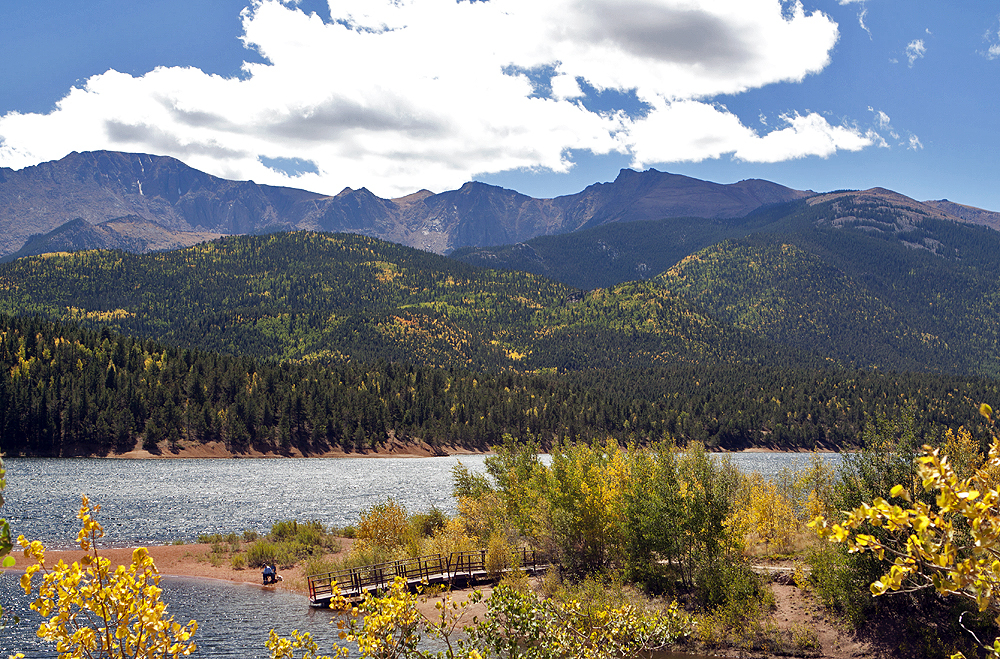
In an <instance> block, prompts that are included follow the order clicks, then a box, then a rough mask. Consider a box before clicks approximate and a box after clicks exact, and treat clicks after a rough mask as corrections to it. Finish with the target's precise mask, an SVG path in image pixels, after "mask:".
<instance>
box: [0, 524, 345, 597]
mask: <svg viewBox="0 0 1000 659" xmlns="http://www.w3.org/2000/svg"><path fill="white" fill-rule="evenodd" d="M342 540H343V541H344V544H345V549H348V550H349V547H348V546H346V545H347V543H348V542H351V541H349V540H347V539H346V538H345V539H342ZM135 549H136V547H108V548H103V549H102V548H100V547H99V548H98V550H97V553H98V554H99V555H100V556H102V557H104V558H107V559H108V560H110V561H111V569H112V571H113V570H114V568H116V567H117V566H119V565H124V566H128V565H130V564H131V563H132V552H133V551H134V550H135ZM146 550H147V551H148V552H149V555H150V556H151V557H152V558H153V563H154V564H155V565H156V571H157V572H158V573H159V574H160V576H162V577H183V578H195V579H213V580H218V581H228V582H230V583H237V584H244V585H248V586H257V587H259V588H280V589H281V590H288V591H291V592H294V593H297V594H300V595H304V596H308V595H309V590H308V588H307V585H306V574H305V572H304V570H303V568H302V566H301V565H296V566H295V567H292V568H289V569H287V570H280V571H279V574H281V577H282V579H283V581H279V582H278V583H277V584H276V585H275V586H264V585H263V584H262V583H261V572H260V569H259V568H249V567H248V568H245V569H243V570H234V569H233V568H232V566H231V565H230V562H229V556H228V554H222V555H221V556H220V557H219V559H218V561H217V562H218V563H219V564H218V565H213V564H212V558H211V556H212V545H210V544H200V543H199V544H184V545H151V546H148V547H146ZM84 553H85V552H83V551H82V550H80V549H79V548H78V549H46V550H45V564H46V565H47V566H50V567H51V566H53V565H56V564H57V563H58V562H59V561H60V560H62V561H64V562H65V563H68V564H72V563H73V562H79V561H80V559H81V558H82V557H83V555H84ZM10 555H11V556H13V557H14V566H13V567H10V568H5V569H3V571H4V572H8V571H9V572H19V573H20V572H24V571H25V569H26V568H27V567H28V566H29V565H32V564H33V561H29V560H28V559H26V558H25V557H24V552H23V551H22V550H21V549H20V547H15V548H14V550H13V551H12V552H11V553H10Z"/></svg>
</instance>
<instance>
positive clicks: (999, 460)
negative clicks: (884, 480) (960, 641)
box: [809, 404, 1000, 657]
mask: <svg viewBox="0 0 1000 659" xmlns="http://www.w3.org/2000/svg"><path fill="white" fill-rule="evenodd" d="M980 413H981V414H982V415H983V416H985V417H986V418H987V420H988V421H989V422H990V423H991V424H992V422H993V418H992V417H993V409H992V408H991V407H990V406H989V405H986V404H983V405H982V406H981V407H980ZM949 446H950V447H951V448H952V449H959V452H960V453H965V457H966V458H969V457H971V456H970V453H971V451H969V442H968V441H967V438H966V436H965V435H964V434H963V431H962V430H961V429H960V430H959V433H958V434H957V435H952V436H950V437H949V438H947V440H946V443H945V447H943V448H932V447H931V446H924V447H923V449H922V452H921V454H920V455H919V456H918V457H917V471H918V476H919V479H920V482H921V484H922V486H923V489H924V490H925V491H926V492H928V493H931V494H933V495H934V496H933V503H927V502H924V501H914V500H913V499H914V497H913V496H911V494H910V492H909V490H908V488H906V487H904V486H903V485H896V486H894V487H893V488H892V489H891V491H890V492H889V496H890V497H891V498H893V499H895V500H896V501H898V502H899V503H890V502H888V501H886V500H885V499H883V498H881V497H876V498H875V499H874V500H873V501H872V502H871V503H863V504H861V505H860V506H859V507H857V508H855V509H854V510H851V511H848V512H846V513H845V514H844V517H843V518H842V519H841V521H840V523H830V521H828V520H827V519H826V518H825V517H817V518H816V519H814V520H812V521H811V522H810V523H809V526H810V527H812V528H813V529H815V531H816V532H817V533H818V534H819V535H820V537H823V538H826V539H827V540H829V541H831V542H835V543H844V544H846V545H847V547H848V548H849V550H850V551H851V552H865V551H869V552H872V553H873V554H875V555H876V556H878V557H879V559H881V560H890V561H891V564H890V565H889V567H888V570H887V571H886V573H885V574H884V575H882V577H881V578H880V579H878V580H876V581H875V582H874V583H872V584H871V592H872V594H873V595H876V596H878V595H884V594H886V593H890V592H908V591H915V590H920V589H926V588H934V589H935V590H936V591H937V592H938V593H941V594H950V595H954V596H956V597H961V598H964V599H968V600H971V601H973V602H975V603H976V605H977V607H978V608H979V610H980V611H990V612H992V613H994V614H996V620H997V622H1000V599H998V596H1000V493H998V492H997V489H996V474H997V473H998V470H1000V437H997V434H996V431H995V429H994V431H993V437H992V446H991V448H990V451H989V455H988V456H987V457H986V461H985V462H984V463H982V464H981V465H978V466H975V465H970V466H969V474H968V475H967V476H966V477H962V475H961V473H960V471H964V469H965V467H966V466H965V465H959V466H958V468H957V469H956V464H955V463H954V461H953V460H952V458H951V457H950V456H949V455H948V454H947V452H946V449H947V448H948V447H949ZM904 504H905V505H904ZM876 529H878V531H876ZM883 530H884V531H888V533H885V532H884V531H883ZM986 649H987V650H988V651H990V652H991V653H992V656H994V657H1000V638H997V639H996V641H994V644H993V646H991V647H988V648H986ZM959 656H961V655H954V656H953V657H959Z"/></svg>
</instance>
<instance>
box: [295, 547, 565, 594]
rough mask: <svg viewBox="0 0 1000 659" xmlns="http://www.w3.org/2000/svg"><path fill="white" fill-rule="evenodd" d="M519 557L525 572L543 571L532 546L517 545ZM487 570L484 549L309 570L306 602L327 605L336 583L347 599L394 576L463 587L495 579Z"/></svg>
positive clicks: (377, 588) (377, 587)
mask: <svg viewBox="0 0 1000 659" xmlns="http://www.w3.org/2000/svg"><path fill="white" fill-rule="evenodd" d="M517 554H518V558H519V559H520V561H521V564H520V566H518V567H517V568H509V569H520V570H524V571H525V572H527V573H528V574H537V573H539V572H541V571H544V569H545V567H544V566H539V565H538V562H537V559H536V557H535V550H534V549H521V550H519V551H518V552H517ZM506 571H507V570H503V571H501V573H500V574H499V575H498V574H493V575H491V574H489V573H488V572H487V571H486V550H485V549H480V550H476V551H463V552H455V553H452V554H448V555H447V556H446V555H443V554H429V555H427V556H418V557H416V558H406V559H403V560H399V561H389V562H386V563H376V564H374V565H363V566H360V567H354V568H349V569H346V570H341V571H339V572H327V573H325V574H311V575H309V576H308V577H306V579H307V580H308V582H309V602H310V604H312V605H313V606H322V607H325V606H329V604H330V600H331V599H333V585H334V584H337V587H338V588H339V589H340V594H341V595H342V596H343V597H344V599H346V600H348V601H357V600H360V599H362V598H364V596H365V593H373V594H375V593H378V592H381V591H384V590H387V589H388V587H389V585H390V584H391V583H392V582H393V580H394V579H395V578H396V577H401V578H403V579H405V580H406V584H407V586H408V587H409V588H411V589H413V588H416V587H417V586H419V585H421V584H424V585H445V586H448V587H457V588H463V587H465V586H473V585H476V584H480V583H487V582H490V581H496V580H498V579H499V578H500V576H502V573H503V572H506Z"/></svg>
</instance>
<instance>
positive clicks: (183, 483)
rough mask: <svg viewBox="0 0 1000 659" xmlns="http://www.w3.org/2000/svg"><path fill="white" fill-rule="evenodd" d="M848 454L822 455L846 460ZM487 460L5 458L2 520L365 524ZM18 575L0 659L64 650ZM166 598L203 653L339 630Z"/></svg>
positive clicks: (151, 531)
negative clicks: (91, 508)
mask: <svg viewBox="0 0 1000 659" xmlns="http://www.w3.org/2000/svg"><path fill="white" fill-rule="evenodd" d="M840 457H841V456H840V455H837V454H823V458H824V460H828V461H830V462H831V463H833V464H835V465H836V464H839V463H840ZM729 458H730V459H731V460H733V462H734V463H735V464H736V465H737V466H738V467H740V468H741V469H742V470H744V471H748V472H749V471H757V472H760V473H762V474H764V475H765V476H769V475H773V474H775V473H777V472H778V471H779V470H780V469H782V468H791V469H797V468H799V467H801V466H804V465H805V464H807V463H808V461H809V459H810V456H809V455H808V454H786V453H777V454H775V453H736V454H730V455H729ZM483 460H484V457H483V456H462V457H460V458H458V457H440V458H372V459H240V460H136V461H133V460H111V459H66V458H64V459H40V458H39V459H34V458H32V459H28V458H12V459H9V460H6V461H5V463H6V467H7V483H8V487H7V490H6V492H4V497H5V499H6V505H5V506H4V507H3V509H2V510H0V516H2V517H6V518H7V519H8V520H9V521H10V523H11V531H12V533H13V534H14V535H15V537H16V536H17V535H18V534H23V535H24V536H25V537H27V538H30V539H32V540H42V541H43V542H44V543H45V544H46V546H48V547H50V548H59V547H70V546H72V544H73V541H74V539H75V537H76V532H77V530H78V528H79V527H78V521H77V519H76V512H77V510H78V509H79V506H80V495H81V494H86V495H88V496H89V497H90V498H91V501H92V502H93V503H98V504H100V505H101V507H102V510H101V514H100V517H99V519H100V520H101V522H102V523H103V524H104V526H105V530H106V533H107V535H106V538H105V540H106V541H107V544H108V545H117V546H137V545H155V544H166V543H169V542H172V541H174V540H183V541H185V542H193V541H195V540H196V539H197V537H198V536H199V535H201V534H206V533H229V532H232V531H236V532H241V531H243V530H246V529H256V530H258V531H261V532H266V531H268V530H269V529H270V527H271V524H272V523H273V522H275V521H280V520H284V519H298V520H313V519H315V520H319V521H321V522H322V523H323V524H325V525H327V526H330V525H333V526H345V525H347V524H353V523H355V522H356V521H357V519H358V515H359V513H360V512H361V511H362V510H364V509H365V508H367V507H369V506H371V505H372V504H374V503H378V502H380V501H383V500H385V499H386V498H387V497H393V498H395V499H396V500H398V501H400V502H401V503H403V504H404V505H405V506H406V508H407V509H408V510H410V511H413V512H416V511H425V510H428V509H430V508H431V506H437V507H438V508H440V509H442V510H443V511H445V512H447V513H454V511H455V501H454V499H453V498H452V497H451V470H452V468H453V467H454V466H455V465H456V464H457V463H458V462H459V461H461V462H462V464H464V465H465V466H467V467H468V468H469V469H470V470H472V471H482V470H483V469H484V465H483ZM17 580H18V575H15V574H12V573H8V574H0V602H2V603H3V606H4V608H5V609H6V610H7V611H8V612H9V613H11V614H13V615H19V616H21V622H20V623H17V624H13V623H12V621H11V619H10V617H9V616H7V615H5V619H7V624H6V626H4V627H2V628H0V657H5V656H7V654H9V653H12V652H14V651H20V652H24V653H25V655H26V656H27V657H29V658H34V657H55V656H56V654H57V653H56V652H55V650H54V648H52V647H51V646H48V645H43V644H42V643H41V642H40V641H39V640H38V639H36V638H35V635H34V631H35V630H36V629H37V627H38V621H39V618H38V616H37V614H35V613H34V612H32V611H30V610H28V605H27V601H26V598H25V596H24V593H23V591H21V589H20V588H19V587H18V585H17ZM163 585H164V591H165V592H164V600H165V601H166V602H168V604H169V610H170V612H171V613H172V614H173V615H174V616H175V618H176V619H177V620H178V621H181V622H187V621H188V620H190V619H195V620H198V622H199V625H200V628H199V630H198V633H197V634H196V636H195V640H196V642H197V643H198V646H199V654H198V656H201V657H246V658H253V657H266V656H267V655H266V652H265V650H264V641H265V640H266V639H267V634H268V630H270V629H271V628H275V629H276V630H277V631H278V632H279V633H282V634H288V633H289V632H290V631H291V630H292V629H299V630H302V631H310V632H312V633H313V635H314V637H315V638H316V639H317V641H318V642H319V644H320V648H322V649H323V650H324V651H329V649H330V647H331V645H332V643H333V641H334V640H335V639H336V628H335V627H334V626H333V625H330V624H328V623H329V619H330V613H328V612H324V611H316V610H313V609H311V608H310V607H309V605H308V601H307V600H306V598H305V597H302V596H300V595H295V594H292V593H287V592H282V591H265V590H263V589H260V588H256V587H250V586H241V585H237V584H230V583H225V582H216V581H208V580H194V579H177V578H164V580H163Z"/></svg>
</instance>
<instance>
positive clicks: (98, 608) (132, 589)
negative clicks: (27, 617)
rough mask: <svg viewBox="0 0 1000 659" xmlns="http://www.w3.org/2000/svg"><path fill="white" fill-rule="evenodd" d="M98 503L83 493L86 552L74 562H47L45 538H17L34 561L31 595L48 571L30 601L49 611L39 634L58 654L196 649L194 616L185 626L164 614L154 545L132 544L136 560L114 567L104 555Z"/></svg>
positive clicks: (28, 582)
mask: <svg viewBox="0 0 1000 659" xmlns="http://www.w3.org/2000/svg"><path fill="white" fill-rule="evenodd" d="M99 510H100V506H96V505H95V506H91V505H90V501H89V500H88V499H87V497H86V496H85V497H83V501H82V504H81V506H80V511H79V512H78V513H77V518H78V519H80V522H81V529H80V533H79V534H78V536H77V541H78V543H79V545H80V548H81V549H82V550H83V551H86V552H88V553H87V554H86V555H85V556H84V557H82V558H81V560H80V561H75V562H73V563H72V564H70V565H67V564H66V563H65V562H63V561H59V563H58V564H56V565H55V566H54V567H53V568H52V569H51V570H50V569H48V568H47V567H46V565H45V548H44V546H43V545H42V543H40V542H38V541H37V540H36V541H33V542H28V541H27V540H25V538H24V536H21V537H19V538H18V543H19V544H20V545H21V547H22V548H23V549H24V555H25V557H27V558H30V559H32V560H34V561H35V563H34V564H33V565H29V566H28V568H27V569H26V570H25V574H24V576H23V577H22V578H21V587H22V588H23V589H24V591H25V593H26V594H31V592H32V590H33V588H34V586H35V585H34V583H33V582H34V577H35V575H37V574H38V573H39V572H41V573H43V576H42V580H41V583H39V584H38V585H37V598H36V600H35V601H34V602H33V603H32V604H31V608H32V609H33V610H35V611H37V612H38V613H39V614H41V615H42V617H43V618H46V620H44V621H43V622H42V623H41V625H40V626H39V628H38V636H39V637H40V638H43V639H46V640H49V641H52V642H54V643H55V644H56V648H57V649H58V650H59V652H60V654H59V657H60V659H78V658H83V657H87V658H96V657H113V656H115V657H117V656H130V657H141V658H146V659H150V658H153V657H173V658H175V659H176V657H180V656H188V655H190V654H191V653H192V652H193V651H194V650H195V645H194V643H192V642H190V639H191V637H192V635H193V634H194V632H195V631H196V630H197V629H198V623H197V622H195V621H194V620H192V621H190V622H189V623H188V624H187V625H181V624H179V623H177V622H175V621H174V619H173V618H172V617H166V604H165V603H164V602H162V601H161V600H160V595H161V594H162V590H161V589H160V588H159V580H160V576H159V573H158V572H157V571H156V566H155V565H154V564H153V559H152V558H151V557H150V556H149V552H148V551H146V549H144V548H138V549H136V550H134V551H133V552H132V563H131V565H129V566H128V567H126V566H124V565H122V566H118V567H117V568H116V569H115V570H114V572H112V571H111V567H110V566H111V562H110V561H109V560H108V559H107V558H104V557H103V556H100V555H99V554H98V552H97V550H96V548H95V547H94V543H95V542H96V540H97V539H98V538H100V537H102V536H103V535H104V529H103V527H102V526H101V525H100V523H99V522H97V520H96V519H95V518H94V517H93V513H97V512H98V511H99ZM50 616H51V617H50Z"/></svg>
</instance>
